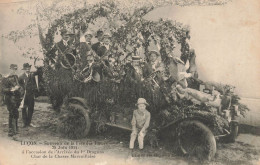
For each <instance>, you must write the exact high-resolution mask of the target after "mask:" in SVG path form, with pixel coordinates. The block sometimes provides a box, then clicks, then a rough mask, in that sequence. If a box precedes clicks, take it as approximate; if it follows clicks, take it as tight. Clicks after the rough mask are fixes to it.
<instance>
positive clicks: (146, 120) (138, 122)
mask: <svg viewBox="0 0 260 165" xmlns="http://www.w3.org/2000/svg"><path fill="white" fill-rule="evenodd" d="M136 105H137V107H138V109H137V110H134V113H133V119H132V122H131V124H132V133H131V139H130V144H129V148H130V149H133V148H134V143H135V139H136V137H137V135H138V143H139V149H143V147H144V137H145V135H146V132H147V128H148V127H149V124H150V118H151V115H150V112H148V111H147V110H146V106H147V105H149V104H148V103H147V102H146V100H145V99H144V98H139V99H138V101H137V104H136Z"/></svg>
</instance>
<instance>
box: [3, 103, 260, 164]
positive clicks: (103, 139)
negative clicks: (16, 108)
mask: <svg viewBox="0 0 260 165" xmlns="http://www.w3.org/2000/svg"><path fill="white" fill-rule="evenodd" d="M57 117H58V114H57V113H56V112H54V110H53V109H52V108H51V105H50V104H48V103H46V102H36V105H35V112H34V114H33V120H32V122H33V124H35V125H36V126H37V128H33V127H29V128H22V119H21V112H20V118H19V127H20V130H19V134H18V136H17V139H15V140H14V139H12V138H10V137H8V136H7V133H8V124H7V123H8V111H7V110H6V107H5V106H2V107H1V111H0V165H16V164H22V165H38V164H39V165H41V164H42V165H46V164H48V165H52V164H54V165H56V164H57V165H58V164H65V165H66V164H93V165H94V164H95V165H110V164H112V165H116V164H120V165H121V164H142V165H143V164H156V165H157V164H162V165H163V164H165V165H166V164H167V165H171V164H173V165H175V164H176V165H177V164H178V165H179V164H183V165H185V164H209V165H224V164H236V165H239V164H246V165H249V164H259V165H260V136H255V135H251V134H240V135H239V137H238V139H237V141H236V142H235V143H229V144H223V143H222V144H221V143H217V153H216V156H215V158H214V159H213V160H212V161H210V162H209V161H204V162H200V161H199V160H197V159H195V158H187V157H181V156H179V155H177V154H175V153H173V152H171V151H170V150H167V149H166V148H169V146H165V145H163V143H162V142H160V143H159V148H151V147H150V146H147V145H146V146H145V149H144V150H143V151H139V150H138V149H136V150H134V151H133V153H132V154H131V151H130V150H129V149H128V140H129V135H130V133H129V132H123V131H122V130H117V129H112V128H111V129H109V131H107V132H106V133H104V134H102V135H95V136H94V135H92V136H90V137H88V138H85V139H80V140H71V139H67V138H65V137H64V136H63V135H62V134H60V133H59V131H58V130H57V123H58V122H59V121H58V119H57ZM24 141H25V142H27V141H35V142H36V143H37V145H31V146H28V145H22V144H23V143H21V142H24ZM46 142H48V143H55V142H78V143H79V142H81V143H96V144H97V145H83V146H80V150H82V149H85V150H91V151H98V152H101V153H99V154H96V157H95V158H81V159H75V158H56V159H51V158H50V159H49V158H45V159H44V158H33V157H31V155H28V154H27V155H26V154H23V153H22V151H25V150H32V151H34V150H50V149H51V146H49V145H46V144H45V143H46ZM44 144H45V145H44ZM170 147H172V148H174V147H175V146H170ZM75 162H77V163H75Z"/></svg>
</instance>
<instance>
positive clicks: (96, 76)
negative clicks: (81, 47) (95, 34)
mask: <svg viewBox="0 0 260 165" xmlns="http://www.w3.org/2000/svg"><path fill="white" fill-rule="evenodd" d="M86 62H87V63H86V65H85V67H84V68H83V70H82V71H81V74H82V76H83V78H84V79H83V81H84V83H88V82H90V81H91V80H94V81H95V82H99V81H100V72H101V68H100V65H99V64H98V63H97V62H95V60H94V52H93V51H89V52H88V53H87V56H86Z"/></svg>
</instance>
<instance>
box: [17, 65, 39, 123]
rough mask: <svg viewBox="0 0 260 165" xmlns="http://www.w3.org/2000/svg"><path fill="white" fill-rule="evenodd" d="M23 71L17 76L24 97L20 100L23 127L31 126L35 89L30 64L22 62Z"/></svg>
mask: <svg viewBox="0 0 260 165" xmlns="http://www.w3.org/2000/svg"><path fill="white" fill-rule="evenodd" d="M23 70H24V73H23V74H22V75H21V76H20V77H19V84H20V86H21V87H22V88H23V91H24V95H23V96H24V97H23V100H22V118H23V123H24V127H27V126H32V127H35V126H34V125H33V124H31V120H32V115H33V111H34V97H35V93H36V89H37V85H36V80H35V75H34V74H32V73H31V72H30V70H31V65H29V64H28V63H25V64H23Z"/></svg>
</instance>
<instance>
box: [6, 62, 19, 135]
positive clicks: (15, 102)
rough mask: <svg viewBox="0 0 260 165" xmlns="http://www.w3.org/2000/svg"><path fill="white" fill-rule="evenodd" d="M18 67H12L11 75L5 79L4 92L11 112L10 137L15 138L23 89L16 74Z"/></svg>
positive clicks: (13, 65)
mask: <svg viewBox="0 0 260 165" xmlns="http://www.w3.org/2000/svg"><path fill="white" fill-rule="evenodd" d="M17 69H18V67H17V65H16V64H11V65H10V70H11V73H10V74H9V75H8V76H6V77H4V79H3V82H2V90H3V93H4V96H5V104H6V106H7V110H8V111H9V131H8V136H14V135H16V134H17V132H18V118H19V112H18V108H19V106H20V103H21V90H20V89H21V88H20V86H19V83H18V76H17V74H16V71H17Z"/></svg>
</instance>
